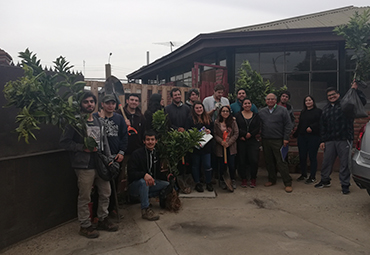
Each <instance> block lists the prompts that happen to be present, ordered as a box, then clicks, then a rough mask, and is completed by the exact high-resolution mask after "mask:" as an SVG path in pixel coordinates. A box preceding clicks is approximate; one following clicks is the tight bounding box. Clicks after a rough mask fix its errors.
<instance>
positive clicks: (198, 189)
mask: <svg viewBox="0 0 370 255" xmlns="http://www.w3.org/2000/svg"><path fill="white" fill-rule="evenodd" d="M195 190H196V191H198V192H203V191H204V189H203V185H202V184H201V183H197V184H195Z"/></svg>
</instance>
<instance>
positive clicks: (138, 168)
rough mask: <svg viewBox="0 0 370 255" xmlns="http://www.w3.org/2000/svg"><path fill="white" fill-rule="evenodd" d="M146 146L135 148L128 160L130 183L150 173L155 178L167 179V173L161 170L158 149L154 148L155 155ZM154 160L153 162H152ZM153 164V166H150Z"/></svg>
mask: <svg viewBox="0 0 370 255" xmlns="http://www.w3.org/2000/svg"><path fill="white" fill-rule="evenodd" d="M150 152H151V151H149V150H147V149H146V148H145V147H142V148H139V149H137V150H135V151H134V152H133V153H132V154H131V157H130V159H129V161H128V166H127V175H128V181H129V183H132V182H133V181H137V180H140V179H141V178H144V176H145V174H147V173H148V174H150V175H151V176H152V177H153V178H154V179H159V180H166V173H165V172H161V163H160V160H159V158H158V156H157V153H156V150H155V149H154V150H153V156H152V157H150ZM150 160H152V164H150ZM150 166H152V167H150Z"/></svg>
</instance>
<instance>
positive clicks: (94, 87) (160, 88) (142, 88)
mask: <svg viewBox="0 0 370 255" xmlns="http://www.w3.org/2000/svg"><path fill="white" fill-rule="evenodd" d="M86 86H87V87H90V89H91V91H92V92H93V93H94V94H95V95H96V96H98V94H99V90H100V88H103V87H104V82H99V81H86ZM174 87H175V86H167V85H146V84H137V83H126V84H123V89H124V91H125V95H128V94H130V93H137V94H140V95H141V111H142V112H143V113H144V112H145V111H146V109H147V108H148V102H149V98H150V96H151V95H152V94H155V93H159V94H161V95H162V98H163V100H164V106H166V105H169V104H170V103H171V97H170V91H171V89H172V88H174ZM176 88H179V89H180V91H181V100H182V101H183V102H185V101H186V96H187V92H188V91H189V90H190V89H191V88H190V87H176ZM119 99H120V101H121V102H122V104H124V103H123V102H125V99H126V98H125V96H120V97H119Z"/></svg>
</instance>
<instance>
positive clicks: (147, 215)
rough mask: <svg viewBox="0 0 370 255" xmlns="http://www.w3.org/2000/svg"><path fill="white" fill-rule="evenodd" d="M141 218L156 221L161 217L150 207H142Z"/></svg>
mask: <svg viewBox="0 0 370 255" xmlns="http://www.w3.org/2000/svg"><path fill="white" fill-rule="evenodd" d="M141 218H143V219H147V220H150V221H155V220H158V219H159V215H157V214H155V212H154V211H153V210H152V209H151V208H149V207H148V208H146V209H141Z"/></svg>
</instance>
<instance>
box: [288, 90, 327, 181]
mask: <svg viewBox="0 0 370 255" xmlns="http://www.w3.org/2000/svg"><path fill="white" fill-rule="evenodd" d="M321 113H322V110H321V109H319V108H317V107H316V103H315V99H314V98H313V97H312V96H310V95H307V96H305V97H304V98H303V109H302V111H301V115H300V116H299V123H298V127H297V130H296V131H295V132H294V134H293V136H294V137H298V139H297V142H298V151H299V164H300V167H301V176H300V177H298V179H297V181H304V180H306V181H305V183H306V184H310V183H314V182H315V181H316V171H317V151H318V150H319V146H320V118H321ZM307 154H308V157H309V159H310V176H309V178H308V179H307Z"/></svg>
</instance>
